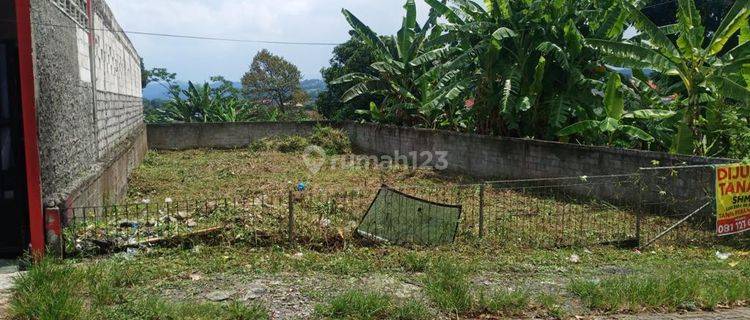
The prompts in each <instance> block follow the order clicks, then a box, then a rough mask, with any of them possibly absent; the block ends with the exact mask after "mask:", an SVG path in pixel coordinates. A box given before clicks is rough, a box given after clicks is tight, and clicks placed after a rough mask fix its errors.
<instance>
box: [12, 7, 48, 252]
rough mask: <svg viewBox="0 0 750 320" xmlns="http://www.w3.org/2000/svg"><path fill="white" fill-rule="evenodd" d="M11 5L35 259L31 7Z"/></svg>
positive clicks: (38, 232)
mask: <svg viewBox="0 0 750 320" xmlns="http://www.w3.org/2000/svg"><path fill="white" fill-rule="evenodd" d="M15 2H16V28H17V30H16V32H17V33H18V62H19V63H18V64H19V69H20V70H19V71H20V80H21V82H20V87H21V121H22V123H23V146H24V158H25V159H26V188H27V191H26V194H27V196H28V200H29V234H30V235H31V252H32V254H33V255H34V256H35V257H37V258H38V257H41V256H42V255H44V215H43V214H42V178H41V177H42V176H41V169H40V166H39V141H38V140H37V139H38V136H37V134H38V133H37V132H38V131H37V123H36V106H35V92H34V90H35V89H34V59H33V56H32V45H33V44H32V39H31V8H30V4H29V0H15Z"/></svg>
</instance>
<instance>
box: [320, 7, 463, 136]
mask: <svg viewBox="0 0 750 320" xmlns="http://www.w3.org/2000/svg"><path fill="white" fill-rule="evenodd" d="M404 9H405V10H406V16H405V17H404V19H403V24H402V26H401V29H400V30H399V31H398V33H397V34H396V35H395V36H387V37H381V36H378V35H377V34H376V33H375V32H374V31H372V29H370V28H369V27H368V26H367V25H365V24H364V23H363V22H362V21H360V20H359V19H358V18H357V17H356V16H355V15H354V14H352V13H351V12H349V11H348V10H346V9H344V10H343V11H342V12H343V14H344V16H345V17H346V19H347V21H348V22H349V24H350V25H351V27H352V29H353V30H354V32H355V33H356V35H357V37H358V38H359V39H360V40H361V41H363V42H364V43H365V45H367V46H368V47H369V48H370V49H371V50H372V51H373V52H374V53H375V55H376V60H377V62H375V63H373V64H372V65H371V67H372V68H373V69H374V70H376V71H377V75H370V74H365V73H351V74H347V75H344V76H342V77H340V78H338V79H336V80H335V81H333V84H342V83H355V85H354V86H352V87H351V89H349V90H348V91H347V92H345V93H344V94H343V96H342V97H341V100H342V101H343V102H348V101H350V100H352V99H354V98H356V97H359V96H362V95H365V94H372V93H376V94H381V95H383V96H384V97H385V101H384V103H383V105H381V106H378V111H377V114H375V113H373V115H377V116H378V117H379V118H380V119H381V120H382V119H385V120H386V121H395V122H397V123H400V124H410V125H426V126H431V127H435V126H437V125H438V123H444V122H443V121H440V120H439V119H441V118H444V116H445V114H448V113H450V108H449V107H446V106H449V105H450V103H451V102H456V101H458V99H459V98H460V97H461V96H462V95H463V92H465V91H466V90H467V89H468V87H467V86H466V85H465V83H464V82H461V81H458V82H452V80H453V79H454V77H453V76H451V75H450V74H436V75H431V76H424V72H425V70H427V67H424V66H423V65H432V64H435V63H439V62H440V58H441V57H442V55H440V54H437V53H435V52H434V51H433V50H432V47H431V45H432V43H433V40H434V38H436V37H438V36H440V35H441V34H442V29H440V28H439V27H438V28H436V27H435V25H436V20H437V18H438V16H437V14H436V12H435V11H434V10H431V11H430V15H429V18H428V20H427V22H426V23H425V24H424V25H421V26H420V25H419V24H418V23H417V9H416V5H415V2H414V0H408V1H407V2H406V4H405V5H404ZM443 108H446V110H444V109H443ZM447 117H448V118H450V116H447ZM448 123H451V124H455V123H452V122H448Z"/></svg>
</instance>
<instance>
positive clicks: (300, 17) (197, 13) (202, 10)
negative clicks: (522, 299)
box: [108, 0, 428, 81]
mask: <svg viewBox="0 0 750 320" xmlns="http://www.w3.org/2000/svg"><path fill="white" fill-rule="evenodd" d="M404 2H405V1H403V0H108V3H109V5H110V7H112V10H113V11H114V14H115V16H116V18H117V20H118V22H119V23H120V24H121V25H122V27H123V29H125V30H132V31H144V32H156V33H170V34H185V35H200V36H210V37H223V38H240V39H251V40H272V41H295V42H334V43H340V42H343V41H346V39H347V38H348V34H347V32H348V31H349V26H348V24H347V23H346V20H345V19H344V17H343V16H342V15H341V8H344V7H345V8H347V9H348V10H350V11H352V12H353V13H354V14H355V15H357V16H358V17H359V18H360V19H361V20H363V21H364V22H365V23H366V24H368V25H370V26H371V27H372V28H373V29H375V31H376V32H378V33H381V34H393V33H395V32H396V31H397V29H398V28H399V26H400V23H401V19H402V17H403V15H404V11H403V8H402V6H403V3H404ZM418 8H419V13H420V17H421V18H422V19H424V18H425V17H426V15H427V10H428V9H427V8H428V7H427V5H426V4H425V3H424V2H423V1H418ZM130 38H131V40H132V41H133V43H134V44H135V46H136V49H137V50H138V52H139V53H140V54H141V56H143V58H144V60H145V62H146V65H147V66H148V67H152V66H160V67H162V66H163V67H167V68H168V69H170V70H172V71H173V72H177V73H178V75H179V76H180V78H182V79H189V80H199V81H201V80H205V79H207V78H208V77H209V76H210V75H215V74H221V75H224V76H226V77H227V78H231V79H239V78H240V77H241V75H242V73H244V71H245V70H246V69H247V67H248V65H249V63H250V60H251V59H252V56H253V55H255V53H256V52H257V51H258V50H260V49H262V48H267V49H269V50H271V51H272V52H274V53H276V54H279V55H282V56H284V57H285V58H287V59H289V60H290V61H292V62H293V63H295V64H297V65H298V66H299V67H300V69H301V70H302V73H303V74H304V75H305V77H307V78H318V77H320V75H319V70H320V68H321V67H324V66H326V65H327V64H328V60H329V59H330V56H331V51H332V49H333V48H332V47H312V46H287V45H258V44H246V43H227V42H217V41H199V40H189V39H174V38H160V37H153V36H144V35H130Z"/></svg>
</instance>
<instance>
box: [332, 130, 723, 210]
mask: <svg viewBox="0 0 750 320" xmlns="http://www.w3.org/2000/svg"><path fill="white" fill-rule="evenodd" d="M344 128H345V129H346V130H347V131H348V132H349V136H350V139H351V141H352V145H353V146H354V147H355V148H356V149H357V150H358V151H360V152H362V153H366V154H374V155H384V154H387V155H393V154H394V153H399V154H401V155H403V154H408V153H409V152H413V151H418V152H423V151H430V152H435V151H443V152H447V154H448V156H447V161H448V170H449V171H453V172H458V173H463V174H467V175H471V176H473V177H477V178H481V179H485V180H500V179H536V178H558V177H576V176H604V175H621V174H632V173H636V172H641V174H642V175H643V177H642V178H641V179H640V181H639V182H640V183H641V184H640V185H635V184H633V183H630V184H627V183H614V182H616V181H617V179H615V178H612V179H611V180H612V181H613V183H612V184H606V183H603V184H601V185H600V186H597V188H594V190H593V192H592V190H591V188H581V187H575V186H571V187H566V189H567V190H569V191H571V192H572V193H585V194H586V195H587V196H593V197H596V198H598V199H601V200H605V201H610V202H613V203H627V204H631V205H634V204H639V203H667V202H670V204H666V205H661V206H660V209H657V210H669V211H684V210H690V209H691V208H692V209H695V208H697V206H700V205H701V204H703V203H705V201H706V200H705V199H706V197H707V196H708V197H710V196H711V193H712V187H713V183H714V182H713V181H714V175H713V170H712V169H711V168H710V167H700V168H684V169H679V170H674V172H672V170H654V171H641V170H639V169H640V168H649V167H654V166H655V165H658V166H685V165H707V164H718V163H728V162H736V160H731V159H721V158H705V157H695V156H681V155H672V154H668V153H663V152H652V151H641V150H628V149H618V148H608V147H596V146H584V145H578V144H570V143H560V142H553V141H541V140H531V139H517V138H505V137H490V136H481V135H475V134H464V133H457V132H449V131H436V130H425V129H415V128H404V127H396V126H387V125H376V124H360V123H347V124H345V125H344ZM605 179H606V178H605ZM701 201H703V203H700V202H701ZM698 203H700V204H698ZM696 205H697V206H696Z"/></svg>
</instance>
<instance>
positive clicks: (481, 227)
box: [479, 183, 485, 239]
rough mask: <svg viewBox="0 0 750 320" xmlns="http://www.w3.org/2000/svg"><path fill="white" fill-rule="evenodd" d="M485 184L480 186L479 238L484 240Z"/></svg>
mask: <svg viewBox="0 0 750 320" xmlns="http://www.w3.org/2000/svg"><path fill="white" fill-rule="evenodd" d="M484 185H485V184H484V183H482V184H480V185H479V238H480V239H481V238H484Z"/></svg>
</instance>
